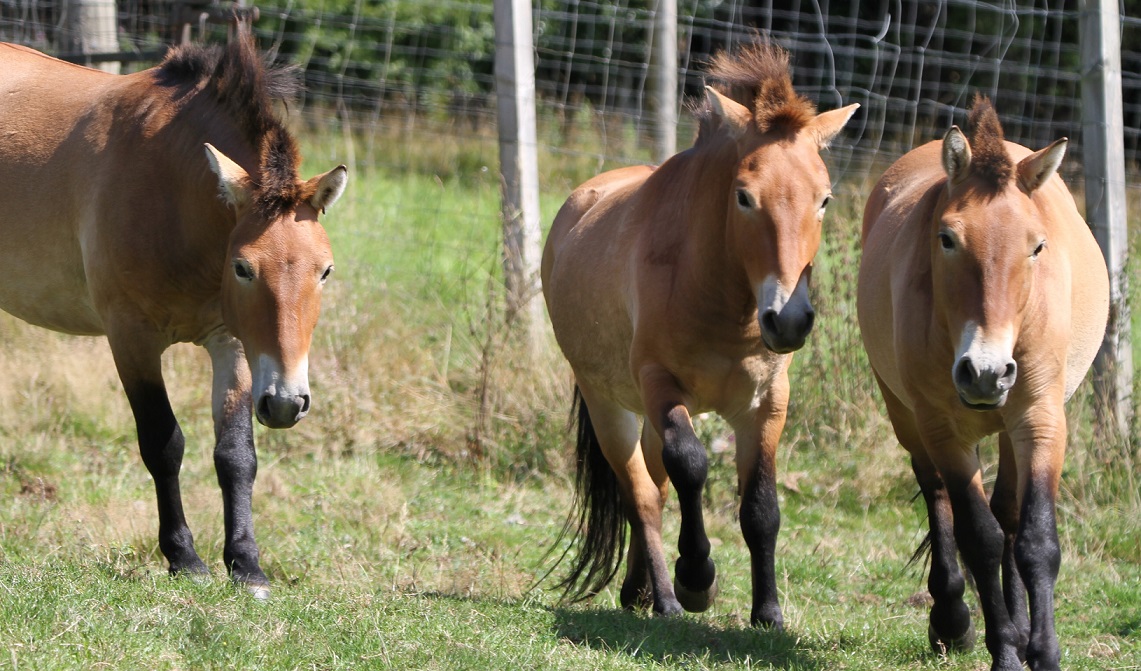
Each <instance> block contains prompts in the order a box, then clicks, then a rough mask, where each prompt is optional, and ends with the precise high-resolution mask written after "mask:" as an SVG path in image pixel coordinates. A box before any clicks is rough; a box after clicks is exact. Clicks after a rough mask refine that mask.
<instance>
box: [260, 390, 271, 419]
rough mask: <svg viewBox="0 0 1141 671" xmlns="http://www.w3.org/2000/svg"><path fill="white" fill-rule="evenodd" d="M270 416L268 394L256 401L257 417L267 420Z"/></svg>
mask: <svg viewBox="0 0 1141 671" xmlns="http://www.w3.org/2000/svg"><path fill="white" fill-rule="evenodd" d="M270 416H271V414H270V411H269V394H262V396H261V398H259V399H258V417H261V418H262V419H268V418H269V417H270Z"/></svg>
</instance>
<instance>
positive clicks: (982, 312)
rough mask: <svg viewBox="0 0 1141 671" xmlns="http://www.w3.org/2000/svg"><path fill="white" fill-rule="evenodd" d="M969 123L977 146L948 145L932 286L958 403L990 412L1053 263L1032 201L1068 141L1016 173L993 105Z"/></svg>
mask: <svg viewBox="0 0 1141 671" xmlns="http://www.w3.org/2000/svg"><path fill="white" fill-rule="evenodd" d="M971 123H972V125H973V126H974V131H973V134H972V137H971V140H970V141H968V140H967V137H966V136H965V135H964V134H963V132H962V131H960V130H959V128H958V127H957V126H953V127H952V128H951V129H950V130H949V131H947V134H946V135H945V136H944V138H943V168H944V170H945V171H946V173H947V187H946V189H947V191H946V194H945V196H944V200H945V205H944V206H943V207H941V208H938V209H937V210H936V214H935V218H934V221H933V222H932V227H931V241H930V244H931V259H932V261H931V266H932V284H933V287H934V289H933V290H934V309H935V311H936V314H937V315H938V318H939V319H941V320H942V321H943V323H944V324H945V325H946V328H947V332H948V335H949V336H950V338H951V342H952V346H953V347H954V363H953V364H952V368H951V376H952V379H953V380H954V384H955V388H956V390H957V391H958V394H959V399H960V400H961V401H962V403H963V404H964V405H966V406H967V407H969V408H974V409H978V410H989V409H993V408H998V407H1001V406H1002V405H1003V404H1004V403H1005V402H1006V398H1007V395H1008V394H1009V392H1010V389H1011V388H1012V387H1013V386H1014V383H1015V380H1016V379H1017V376H1018V364H1017V362H1016V361H1015V359H1014V349H1015V343H1017V342H1018V340H1019V333H1020V331H1021V329H1022V325H1023V320H1024V317H1025V316H1026V314H1027V311H1028V308H1030V307H1031V305H1032V303H1033V301H1031V300H1030V297H1031V295H1032V288H1033V286H1034V279H1035V277H1036V275H1037V274H1038V273H1039V272H1040V270H1039V269H1040V267H1041V265H1042V263H1043V261H1044V257H1045V256H1046V255H1048V254H1049V253H1050V251H1049V250H1050V241H1049V240H1048V239H1047V235H1046V228H1045V226H1044V223H1043V222H1044V220H1045V216H1044V214H1045V211H1044V209H1043V207H1042V197H1041V196H1039V197H1038V198H1035V192H1036V191H1037V190H1038V188H1039V187H1041V186H1042V185H1043V184H1045V183H1046V181H1047V180H1049V179H1050V178H1051V177H1053V176H1054V174H1055V172H1056V171H1057V169H1058V165H1059V164H1060V163H1061V162H1062V157H1063V156H1064V155H1065V153H1066V139H1065V138H1063V139H1060V140H1057V141H1056V142H1054V143H1053V144H1051V145H1050V146H1048V147H1046V148H1045V149H1042V150H1040V151H1038V152H1035V153H1032V154H1030V155H1028V156H1026V157H1025V158H1023V159H1022V160H1021V161H1018V162H1017V163H1015V162H1014V160H1013V159H1012V158H1011V156H1010V154H1009V152H1008V151H1007V147H1006V143H1005V142H1004V140H1003V137H1002V128H1001V126H1000V125H999V122H998V117H997V115H996V114H995V113H994V108H993V107H991V105H990V101H988V100H986V99H981V98H976V100H975V104H974V107H973V109H972V111H971Z"/></svg>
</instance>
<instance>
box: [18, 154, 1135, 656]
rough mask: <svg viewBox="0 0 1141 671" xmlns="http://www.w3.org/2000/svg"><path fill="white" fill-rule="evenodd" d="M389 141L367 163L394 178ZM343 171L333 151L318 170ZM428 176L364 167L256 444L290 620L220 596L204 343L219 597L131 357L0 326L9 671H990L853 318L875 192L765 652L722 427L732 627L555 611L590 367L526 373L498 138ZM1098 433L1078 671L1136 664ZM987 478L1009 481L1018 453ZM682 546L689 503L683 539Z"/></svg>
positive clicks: (199, 430) (204, 410) (1071, 483)
mask: <svg viewBox="0 0 1141 671" xmlns="http://www.w3.org/2000/svg"><path fill="white" fill-rule="evenodd" d="M378 147H380V145H379V144H377V145H374V144H373V143H368V142H361V143H359V144H354V146H353V147H352V151H353V153H355V155H357V156H359V157H360V158H359V160H360V162H361V163H371V162H372V160H373V159H374V157H375V155H378V154H379V153H380V152H381V148H378ZM344 151H347V149H346V147H345V146H344V145H342V144H338V143H335V142H330V143H328V145H327V146H322V148H321V150H320V151H317V150H314V151H311V152H310V163H311V165H312V167H311V171H312V170H317V169H324V168H326V167H328V166H327V165H325V163H327V162H328V161H329V160H333V159H332V157H333V156H337V155H343V152H344ZM404 151H405V152H406V153H405V154H403V155H387V159H386V160H387V162H386V163H385V164H386V165H388V166H390V167H389V168H387V169H383V170H380V169H367V168H365V169H357V170H355V171H354V172H353V177H352V179H353V182H352V184H351V186H350V189H349V191H348V193H347V194H346V196H345V198H344V200H342V202H341V203H339V204H338V205H337V207H336V208H335V209H334V210H332V211H331V212H330V214H329V216H328V219H327V228H328V230H329V232H330V235H331V237H332V239H333V244H334V250H335V253H336V256H337V261H336V263H337V272H336V275H335V279H334V280H333V282H332V283H331V284H330V287H329V291H328V293H327V298H326V302H325V306H324V312H323V315H322V322H321V324H320V325H319V327H318V332H317V336H316V339H315V342H314V350H313V354H312V357H313V359H312V362H311V377H312V379H311V382H312V386H313V393H314V410H313V412H312V413H311V415H310V416H309V418H307V419H306V420H305V421H304V422H302V423H301V424H300V425H299V426H298V427H296V428H295V429H293V430H290V431H287V432H270V431H266V430H263V429H261V428H260V427H259V428H258V430H257V440H258V444H259V457H260V470H259V475H258V480H257V487H256V490H255V499H254V510H255V523H256V529H257V531H258V540H259V543H260V545H261V549H262V560H263V566H264V568H265V569H266V571H267V572H268V573H269V575H270V577H271V579H272V580H273V581H274V593H273V596H272V598H271V599H270V600H269V601H268V602H255V601H253V600H251V599H249V598H248V597H247V596H246V595H245V594H244V593H243V592H241V591H240V590H236V589H234V588H233V587H232V586H231V585H230V584H229V583H228V581H227V580H226V579H225V577H224V576H225V571H224V569H223V567H222V564H221V554H222V551H221V546H222V519H221V501H220V496H219V494H218V489H217V485H216V482H215V478H214V473H213V465H212V457H211V450H212V444H211V436H212V430H211V427H210V421H209V415H210V412H209V407H208V406H209V390H208V388H209V373H208V366H207V363H208V358H207V357H206V355H205V353H204V352H201V351H199V350H197V349H195V348H193V347H190V346H179V347H176V348H174V349H172V350H171V352H170V353H169V355H168V357H167V358H166V360H165V363H164V365H165V369H166V372H167V380H168V386H169V387H170V390H171V396H172V400H173V403H174V406H175V411H176V413H177V414H178V415H179V417H180V420H181V421H182V425H183V429H184V431H185V433H186V436H187V454H186V460H185V463H184V467H183V475H182V480H183V483H184V484H183V496H184V500H185V503H186V507H187V513H188V517H189V520H190V524H191V528H192V529H193V530H194V531H195V533H196V541H197V547H198V549H199V552H200V554H202V556H203V559H204V560H206V561H207V562H208V563H210V564H211V565H212V567H213V569H214V579H213V580H211V581H205V582H193V581H189V580H171V579H170V578H168V577H167V575H166V572H165V562H164V560H163V558H162V557H161V555H160V554H159V552H158V549H157V543H156V540H155V533H156V528H157V519H156V513H155V504H154V495H153V488H152V485H151V482H150V479H149V477H148V475H147V473H146V470H145V468H144V467H143V465H142V463H141V460H140V459H139V457H138V454H137V448H136V444H135V436H134V431H133V422H132V420H131V417H130V412H129V409H128V407H127V403H126V400H125V398H124V397H123V396H122V392H121V389H120V387H119V383H118V381H117V378H116V376H115V373H114V369H113V367H112V364H111V357H110V354H109V352H108V350H107V347H106V344H105V343H104V342H103V341H101V340H97V339H83V338H72V337H66V336H60V335H55V334H48V333H45V332H43V331H39V330H35V329H32V328H31V327H27V326H25V325H23V324H21V323H19V322H18V321H16V320H14V319H12V318H10V317H7V316H2V317H0V366H2V367H3V370H4V371H5V381H6V384H5V385H4V386H3V387H0V405H2V407H4V408H5V410H6V412H5V413H3V415H2V416H0V669H8V668H11V669H57V668H59V669H98V668H106V669H224V668H258V669H350V668H352V669H368V668H394V669H413V668H429V669H434V668H441V669H443V668H447V669H456V668H461V669H500V668H504V669H507V668H553V669H598V668H613V669H632V668H663V669H706V668H759V669H766V668H778V669H800V670H816V669H819V670H824V669H829V670H831V669H868V670H871V669H917V668H918V669H942V668H948V669H986V668H988V665H989V661H988V658H987V655H986V653H985V650H983V649H982V646H981V639H980V645H979V649H977V650H976V651H974V652H972V653H969V654H964V655H958V656H954V657H950V658H945V657H940V656H937V655H935V654H933V653H931V652H930V651H929V650H928V647H927V642H926V617H927V597H926V586H925V584H926V576H925V574H924V571H923V570H922V567H920V566H910V567H909V566H908V561H907V560H908V558H909V557H910V555H911V552H912V551H913V550H914V548H915V547H916V545H917V544H918V542H919V540H920V539H921V537H922V535H923V533H924V528H925V515H924V513H923V510H922V507H921V505H919V504H917V503H916V502H915V501H914V500H913V496H914V494H915V492H916V487H915V485H914V482H913V479H912V476H911V474H910V469H909V468H908V466H907V462H906V459H905V455H904V453H903V451H902V450H901V449H900V448H899V447H898V445H897V444H896V443H895V440H894V438H893V437H892V434H891V430H890V426H889V425H888V424H887V422H886V419H884V417H883V414H882V410H881V407H880V405H879V400H878V397H877V396H876V394H875V392H874V389H873V385H872V382H871V379H870V376H869V374H868V372H867V369H866V364H865V363H864V360H863V355H862V352H861V350H860V348H859V335H858V331H857V327H856V323H855V314H854V303H853V292H852V286H853V282H854V277H855V268H856V260H857V258H858V256H857V254H858V251H857V247H858V244H857V240H856V231H857V230H858V212H859V209H860V207H861V206H862V203H861V202H859V201H858V198H857V197H856V196H853V195H845V196H844V197H842V198H839V199H838V200H839V201H840V202H838V203H837V206H835V207H834V209H833V210H832V212H831V213H830V215H829V217H828V220H827V222H826V233H825V235H826V244H825V248H824V249H823V250H822V253H821V257H820V264H819V270H818V271H817V272H816V273H815V275H814V277H815V278H816V280H817V286H816V287H815V291H816V301H817V307H818V310H819V320H818V322H817V331H816V332H815V333H814V334H813V336H812V338H811V339H810V342H809V345H808V347H807V348H806V350H805V351H803V352H802V353H800V354H798V355H797V360H796V361H795V362H794V364H793V369H794V371H793V372H794V382H793V384H794V389H795V392H794V399H793V404H792V407H791V410H790V418H789V423H788V427H787V429H786V432H785V436H784V439H783V441H782V448H781V457H780V459H781V461H780V464H779V469H780V476H779V479H780V485H779V492H780V496H781V508H782V513H783V526H782V530H781V535H780V539H779V542H778V559H777V572H778V577H779V586H780V589H781V602H782V606H783V608H784V611H785V620H786V626H787V631H786V632H785V633H784V634H773V633H768V632H760V631H755V630H753V629H751V628H750V627H748V623H747V621H748V612H749V599H750V597H749V578H748V554H747V551H746V549H745V546H744V542H743V541H742V539H741V535H740V531H739V528H738V526H737V521H736V517H735V510H736V500H735V492H734V489H735V472H734V470H733V465H732V461H731V456H730V454H729V453H727V452H725V451H723V449H722V448H723V446H724V445H723V442H722V441H723V440H724V439H725V438H726V436H727V433H726V429H725V427H724V425H723V424H722V423H721V422H720V421H719V420H716V419H715V418H702V419H701V420H700V425H699V431H700V433H701V434H702V436H703V437H704V438H705V439H706V442H707V444H708V445H711V446H712V447H713V448H714V449H713V451H712V453H711V475H710V480H709V485H708V488H707V492H706V510H707V514H708V518H707V524H708V527H709V533H710V536H711V539H712V541H713V544H714V558H715V560H716V561H717V562H718V569H719V574H720V579H721V588H722V589H721V596H720V597H719V600H718V601H717V603H716V604H715V605H714V606H713V608H712V609H711V610H710V611H709V612H708V613H705V614H702V615H687V616H685V617H682V618H678V619H668V620H667V619H655V618H652V617H649V616H647V615H645V614H639V613H628V612H623V611H620V610H618V609H617V605H616V601H617V596H616V593H613V592H606V593H604V594H602V595H600V596H599V597H597V598H596V599H595V600H594V601H593V602H591V603H590V604H587V605H566V604H561V603H559V600H558V595H557V594H555V593H552V592H551V591H549V590H547V589H545V588H544V585H542V584H540V585H539V586H537V587H536V585H535V583H536V580H537V579H538V578H539V577H541V576H542V575H543V574H544V573H545V572H546V571H547V570H548V569H549V568H550V567H551V561H550V559H549V558H547V554H548V552H549V551H551V550H552V549H553V550H554V551H555V552H556V553H559V552H561V551H562V549H563V548H562V547H561V546H559V547H554V548H552V544H553V543H555V541H556V538H557V537H558V533H559V530H560V529H561V527H562V524H563V521H564V519H565V517H566V514H567V512H568V510H569V507H570V501H571V488H570V477H571V474H570V473H569V471H568V459H569V452H570V450H569V449H568V448H569V444H568V442H567V441H568V436H567V434H566V433H565V431H564V429H565V425H566V417H567V410H568V409H569V392H570V378H569V373H568V371H567V369H566V367H565V365H564V364H563V363H562V362H561V360H560V359H559V357H558V355H557V353H556V352H555V351H554V349H553V348H552V351H551V352H549V353H547V354H546V355H543V356H540V357H539V360H537V361H534V360H532V361H529V362H527V363H526V364H523V363H520V361H522V358H521V357H519V356H518V352H517V349H516V348H515V346H514V345H513V343H512V341H511V338H510V336H509V335H508V334H505V333H504V332H503V330H502V328H501V325H500V320H501V314H500V309H499V308H498V305H499V298H500V297H499V296H498V295H497V293H496V292H495V291H492V292H491V294H490V296H489V291H488V288H489V287H494V286H495V281H494V278H495V274H496V272H497V270H496V268H497V264H498V260H497V259H498V256H497V254H498V252H497V250H498V242H497V227H498V224H497V214H496V212H497V207H498V205H497V203H498V191H497V183H496V182H495V180H494V179H493V178H492V177H491V176H490V175H491V174H492V173H491V172H490V171H486V170H484V169H483V167H484V166H485V165H488V164H491V162H492V161H493V158H491V157H493V155H494V143H482V144H479V143H477V144H474V145H473V146H472V147H468V148H465V149H464V151H463V152H462V153H461V155H458V156H457V155H456V154H453V153H448V152H447V151H444V150H440V149H438V148H437V147H435V146H434V145H432V146H429V147H426V148H423V150H422V151H418V152H408V150H406V149H405V150H404ZM434 152H435V153H434ZM578 160H579V163H577V164H575V165H573V166H572V168H571V169H569V170H566V171H565V172H563V173H559V174H545V175H544V180H545V182H546V184H547V185H548V193H547V194H546V195H545V197H544V203H543V205H544V209H545V210H546V212H547V216H546V221H549V220H550V217H551V215H552V214H553V211H554V209H555V208H557V207H558V205H559V204H560V203H561V200H562V197H563V196H565V193H566V188H567V186H568V185H569V184H570V183H571V182H573V181H575V180H576V179H577V178H579V177H580V176H581V175H582V174H583V173H588V172H589V171H592V170H595V169H597V168H598V167H600V165H595V164H592V163H591V159H590V158H589V157H581V158H580V159H578ZM568 175H569V176H568ZM856 190H858V189H856V188H853V189H851V190H850V191H856ZM1133 286H1135V287H1137V286H1141V282H1134V285H1133ZM1138 360H1141V359H1138ZM481 399H483V400H482V402H481ZM481 408H482V410H481ZM1092 424H1093V411H1092V408H1091V403H1090V398H1089V392H1088V390H1087V389H1085V388H1083V391H1082V392H1079V395H1078V396H1077V397H1076V398H1075V400H1074V402H1073V403H1072V404H1071V406H1070V426H1071V442H1070V445H1071V447H1070V454H1069V456H1068V459H1067V467H1066V471H1065V475H1064V482H1063V491H1062V498H1061V502H1060V508H1059V532H1060V535H1061V539H1062V546H1063V560H1062V569H1061V575H1060V577H1059V580H1058V589H1057V595H1058V596H1057V625H1058V634H1059V638H1060V640H1061V645H1062V655H1063V665H1064V667H1065V668H1068V669H1091V670H1092V669H1099V670H1100V669H1118V670H1124V669H1141V542H1139V541H1138V539H1139V538H1141V492H1139V487H1141V472H1139V470H1141V469H1139V459H1141V458H1139V455H1138V451H1137V447H1136V445H1130V444H1120V443H1113V442H1108V441H1104V440H1099V439H1097V438H1096V437H1095V436H1094V431H1093V429H1092V428H1091V427H1092ZM984 456H985V457H986V458H987V461H988V462H990V463H993V456H994V455H993V446H984ZM987 475H988V476H989V477H993V469H991V470H988V472H987ZM671 505H672V502H671ZM676 524H677V517H676V509H674V508H673V507H671V509H670V510H669V511H668V513H667V528H668V530H667V537H669V538H676ZM670 544H671V545H672V541H671V543H670ZM975 615H976V617H978V618H979V624H980V627H981V616H979V614H978V612H977V609H976V613H975Z"/></svg>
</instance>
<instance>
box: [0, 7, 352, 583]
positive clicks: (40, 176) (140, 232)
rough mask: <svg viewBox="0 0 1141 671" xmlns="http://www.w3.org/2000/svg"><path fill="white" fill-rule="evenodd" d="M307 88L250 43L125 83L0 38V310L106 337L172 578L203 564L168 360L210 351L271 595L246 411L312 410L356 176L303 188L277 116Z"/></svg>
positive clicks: (229, 500)
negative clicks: (326, 310)
mask: <svg viewBox="0 0 1141 671" xmlns="http://www.w3.org/2000/svg"><path fill="white" fill-rule="evenodd" d="M293 86H295V84H294V83H293V78H292V77H290V76H288V72H285V71H274V70H268V69H265V68H264V67H263V65H262V62H261V59H260V57H259V56H258V54H257V53H256V50H255V47H254V45H253V39H252V38H251V37H250V36H249V33H248V30H247V29H242V30H241V31H240V34H239V38H238V39H237V40H236V41H235V42H234V43H233V44H232V45H230V46H229V47H228V48H226V49H221V48H212V49H206V48H200V47H181V48H176V49H174V50H172V51H171V52H170V53H169V54H168V55H167V57H166V59H165V60H164V61H163V63H162V64H161V65H159V66H158V67H156V68H153V69H151V70H147V71H145V72H140V73H138V74H132V75H124V76H117V75H108V74H105V73H103V72H98V71H95V70H89V69H86V68H82V67H79V66H76V65H71V64H68V63H64V62H62V61H58V60H55V59H53V58H49V57H47V56H45V55H43V54H41V53H38V52H35V51H32V50H30V49H26V48H23V47H19V46H15V45H10V44H0V237H2V238H3V243H2V244H0V269H3V273H4V281H3V282H0V308H3V309H4V310H5V311H7V312H9V313H11V314H13V315H15V316H17V317H19V318H21V319H23V320H25V321H27V322H29V323H32V324H36V325H38V326H43V327H45V328H49V329H53V330H56V331H62V332H65V333H74V334H82V335H100V334H102V335H106V336H107V339H108V341H109V343H110V346H111V352H112V354H113V356H114V360H115V365H116V367H117V369H118V372H119V377H120V379H121V380H122V382H123V387H124V390H125V391H126V394H127V398H128V400H129V401H130V404H131V410H132V411H133V413H134V416H135V422H136V428H137V429H138V438H139V447H140V450H141V452H142V457H143V462H144V463H145V464H146V466H147V468H148V469H149V470H150V473H151V475H152V476H153V477H154V482H155V490H156V494H157V497H158V511H159V546H160V548H161V549H162V552H163V554H164V555H165V556H166V558H167V559H168V560H169V561H170V570H171V572H172V573H179V572H186V573H207V572H208V569H207V567H206V565H205V564H204V563H203V562H202V560H201V559H199V557H198V555H197V554H196V553H195V551H194V545H193V539H192V537H191V534H190V530H189V529H188V528H187V526H186V519H185V517H184V516H183V510H182V501H181V497H180V495H179V485H178V472H179V469H180V468H181V464H182V454H183V437H182V432H181V430H180V429H179V426H178V422H177V421H176V420H175V417H174V414H173V412H172V411H171V407H170V403H169V401H168V399H167V393H166V388H165V385H164V383H163V378H162V368H161V365H160V355H161V354H162V352H163V351H164V350H165V349H166V348H167V347H169V346H170V345H171V344H172V343H175V342H194V343H197V344H199V345H202V346H204V347H205V348H206V349H207V350H208V351H209V353H210V357H211V360H212V363H213V369H214V388H213V411H214V433H215V438H216V439H217V444H216V447H215V450H214V463H215V467H216V470H217V473H218V482H219V484H220V486H221V488H222V496H223V502H224V507H225V525H226V541H225V551H224V558H225V563H226V567H227V568H228V569H229V570H230V572H231V575H232V576H233V578H234V579H235V580H237V581H240V582H242V583H245V584H246V585H248V586H249V587H250V589H251V591H253V592H254V593H255V594H256V595H259V596H264V595H267V594H268V591H267V590H266V585H267V584H268V581H267V579H266V576H265V573H263V572H262V569H261V567H260V566H259V564H258V549H257V545H256V544H255V542H254V533H253V523H252V513H251V505H250V497H251V493H252V490H253V482H254V475H255V472H256V470H257V460H256V456H255V453H254V443H253V433H252V425H251V421H250V415H251V408H253V410H252V411H253V412H254V413H255V414H256V415H257V418H258V420H259V421H261V422H262V423H263V424H265V425H266V426H270V427H288V426H292V425H293V424H294V423H296V422H297V421H298V420H300V419H301V418H302V417H304V416H305V414H306V412H308V410H309V405H310V396H309V382H308V352H309V343H310V339H311V337H312V332H313V328H314V326H315V325H316V323H317V314H318V312H319V309H320V301H321V287H322V285H323V284H324V283H325V280H326V278H327V277H328V276H329V273H330V271H331V270H332V268H333V254H332V251H331V249H330V247H329V240H328V238H327V236H326V235H325V231H324V229H322V228H321V226H320V224H318V223H317V215H318V213H319V212H321V211H323V210H324V209H325V208H326V207H328V206H329V205H332V204H333V202H334V201H335V200H336V199H337V198H338V197H339V196H340V195H341V193H342V191H343V190H344V187H345V181H346V174H347V172H346V170H345V167H344V166H341V167H338V168H336V169H334V170H332V171H330V172H328V173H325V174H323V175H320V176H317V177H314V178H313V179H310V180H308V181H302V180H300V179H299V178H298V177H297V166H298V163H299V161H300V156H299V154H298V150H297V147H296V145H295V143H294V140H293V139H292V137H290V135H289V133H288V132H287V131H286V129H285V127H284V126H283V125H282V124H281V122H280V121H279V120H278V119H277V117H276V116H275V114H274V112H273V109H272V104H273V103H272V98H273V97H276V96H277V95H278V94H285V93H288V92H289V91H288V89H289V88H290V87H293Z"/></svg>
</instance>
